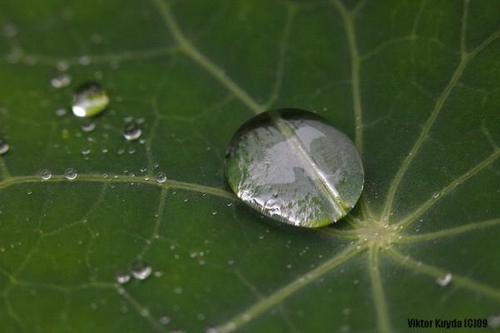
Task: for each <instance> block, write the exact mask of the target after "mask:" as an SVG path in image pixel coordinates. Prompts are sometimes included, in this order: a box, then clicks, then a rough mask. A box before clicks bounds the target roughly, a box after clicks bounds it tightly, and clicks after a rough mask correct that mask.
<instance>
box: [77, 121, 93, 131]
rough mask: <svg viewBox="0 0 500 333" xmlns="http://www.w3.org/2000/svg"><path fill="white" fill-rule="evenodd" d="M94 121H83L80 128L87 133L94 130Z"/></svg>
mask: <svg viewBox="0 0 500 333" xmlns="http://www.w3.org/2000/svg"><path fill="white" fill-rule="evenodd" d="M95 127H96V125H95V123H93V122H90V123H85V124H83V125H82V126H81V127H80V128H81V129H82V131H83V132H86V133H89V132H92V131H93V130H95Z"/></svg>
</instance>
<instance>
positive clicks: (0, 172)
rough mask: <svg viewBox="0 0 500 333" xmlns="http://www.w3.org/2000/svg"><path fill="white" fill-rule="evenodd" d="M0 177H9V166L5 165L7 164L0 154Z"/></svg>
mask: <svg viewBox="0 0 500 333" xmlns="http://www.w3.org/2000/svg"><path fill="white" fill-rule="evenodd" d="M0 177H2V178H8V177H10V171H9V168H8V167H7V164H6V163H5V161H4V159H3V157H1V156H0Z"/></svg>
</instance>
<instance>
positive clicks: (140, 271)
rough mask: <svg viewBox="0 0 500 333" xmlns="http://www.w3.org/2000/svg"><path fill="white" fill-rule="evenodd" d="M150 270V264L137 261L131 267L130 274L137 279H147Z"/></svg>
mask: <svg viewBox="0 0 500 333" xmlns="http://www.w3.org/2000/svg"><path fill="white" fill-rule="evenodd" d="M152 272H153V270H152V269H151V266H149V265H148V264H146V263H144V262H138V263H136V264H134V266H133V267H132V276H133V277H134V278H135V279H137V280H145V279H147V278H148V277H149V276H150V275H151V273H152Z"/></svg>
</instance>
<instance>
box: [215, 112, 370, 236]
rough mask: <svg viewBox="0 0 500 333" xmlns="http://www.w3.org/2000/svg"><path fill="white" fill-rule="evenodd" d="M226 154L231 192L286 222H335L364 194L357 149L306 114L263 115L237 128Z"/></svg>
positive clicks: (322, 121) (304, 224) (309, 224)
mask: <svg viewBox="0 0 500 333" xmlns="http://www.w3.org/2000/svg"><path fill="white" fill-rule="evenodd" d="M227 151H228V152H229V154H228V157H227V158H226V170H225V171H226V172H225V173H226V177H227V180H228V183H229V185H230V187H231V189H232V190H233V191H234V193H236V195H237V196H238V197H239V198H240V199H242V201H243V202H245V203H246V204H248V205H249V206H250V207H252V208H254V209H255V210H257V211H259V212H260V213H262V214H264V215H265V216H267V217H270V218H273V219H276V220H278V221H281V222H284V223H287V224H292V225H295V226H301V227H309V228H315V227H321V226H324V225H327V224H330V223H332V222H335V221H338V220H339V219H341V218H342V217H344V216H345V215H346V214H347V213H348V212H349V211H350V210H351V208H352V207H354V205H355V204H356V202H357V201H358V199H359V197H360V195H361V192H362V190H363V183H364V171H363V165H362V161H361V158H360V156H359V153H358V151H357V149H356V146H355V145H354V144H353V143H352V141H351V140H350V139H349V138H348V137H347V136H346V135H345V134H343V133H342V132H340V131H338V130H337V129H335V128H334V127H333V126H331V125H330V124H329V123H328V122H327V121H326V120H325V119H323V118H321V117H319V116H317V115H315V114H314V113H311V112H307V111H303V110H297V109H282V110H276V111H270V112H265V113H262V114H260V115H258V116H256V117H254V118H252V119H251V120H250V121H248V122H246V123H245V124H243V125H242V126H241V127H240V129H239V130H238V131H237V132H236V134H235V135H234V137H233V139H232V140H231V143H230V145H229V147H228V150H227Z"/></svg>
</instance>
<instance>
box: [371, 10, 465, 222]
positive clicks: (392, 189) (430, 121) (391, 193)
mask: <svg viewBox="0 0 500 333" xmlns="http://www.w3.org/2000/svg"><path fill="white" fill-rule="evenodd" d="M464 11H465V8H464ZM464 17H465V14H464ZM465 25H466V23H465V20H462V24H461V26H462V29H461V35H463V34H465V33H466V30H465ZM464 38H465V37H463V36H461V37H460V40H464ZM461 51H462V52H461V56H460V61H459V63H458V66H457V67H456V69H455V71H454V72H453V74H452V76H451V79H450V81H449V82H448V84H447V85H446V86H445V88H444V89H443V91H442V92H441V95H440V96H439V97H438V98H437V100H436V102H435V104H434V108H433V109H432V111H431V114H430V115H429V117H428V118H427V120H426V122H425V124H424V126H423V127H422V130H421V131H420V135H419V136H418V138H417V140H416V141H415V144H414V145H413V147H412V148H411V150H410V152H409V153H408V155H406V157H405V158H404V160H403V162H402V163H401V166H400V167H399V169H398V171H397V172H396V175H395V176H394V178H393V180H392V181H391V184H390V185H389V190H388V192H387V199H386V201H385V205H384V208H383V210H382V216H381V219H382V220H387V218H388V217H389V215H390V214H391V211H392V207H393V204H394V199H395V196H396V192H397V190H398V188H399V184H400V183H401V181H402V180H403V177H404V176H405V174H406V172H407V171H408V168H409V167H410V165H411V163H412V162H413V159H414V158H415V156H416V155H417V153H418V152H419V151H420V148H421V147H422V145H423V144H424V142H425V141H426V140H427V137H428V135H429V132H430V131H431V128H432V127H433V125H434V123H435V122H436V119H437V117H438V116H439V114H440V112H441V110H442V109H443V107H444V105H445V103H446V101H447V100H448V97H449V96H450V94H451V92H452V91H453V89H454V88H455V86H456V85H457V83H458V82H459V81H460V78H461V77H462V74H463V72H464V70H465V67H466V65H467V61H468V58H467V57H466V54H465V53H464V52H463V50H461Z"/></svg>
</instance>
